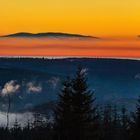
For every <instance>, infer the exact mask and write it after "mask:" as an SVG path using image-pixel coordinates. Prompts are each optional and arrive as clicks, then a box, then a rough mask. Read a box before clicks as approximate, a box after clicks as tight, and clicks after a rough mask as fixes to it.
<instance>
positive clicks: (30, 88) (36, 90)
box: [27, 82, 42, 93]
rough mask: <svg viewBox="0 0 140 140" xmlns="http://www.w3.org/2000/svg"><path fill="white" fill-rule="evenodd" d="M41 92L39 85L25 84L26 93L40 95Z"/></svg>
mask: <svg viewBox="0 0 140 140" xmlns="http://www.w3.org/2000/svg"><path fill="white" fill-rule="evenodd" d="M41 91H42V86H41V84H36V83H34V82H29V83H27V93H40V92H41Z"/></svg>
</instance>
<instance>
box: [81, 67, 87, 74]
mask: <svg viewBox="0 0 140 140" xmlns="http://www.w3.org/2000/svg"><path fill="white" fill-rule="evenodd" d="M87 73H88V68H82V70H81V71H80V74H81V75H82V74H86V75H87Z"/></svg>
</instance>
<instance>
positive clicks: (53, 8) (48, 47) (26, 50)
mask: <svg viewBox="0 0 140 140" xmlns="http://www.w3.org/2000/svg"><path fill="white" fill-rule="evenodd" d="M0 13H1V16H0V27H1V30H0V35H5V34H11V33H16V32H32V33H38V32H65V33H77V34H83V35H91V36H97V37H100V38H101V39H100V40H95V39H93V40H89V39H87V40H80V39H54V38H52V39H47V38H46V39H31V38H30V39H29V38H26V39H21V38H14V39H12V38H0V55H2V56H3V55H4V56H5V55H12V56H13V55H24V56H28V55H33V56H37V55H39V56H95V57H96V56H98V57H140V39H138V37H137V36H138V35H139V34H140V18H139V17H140V1H139V0H68V1H66V0H11V1H9V0H2V1H1V2H0Z"/></svg>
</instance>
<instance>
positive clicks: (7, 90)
mask: <svg viewBox="0 0 140 140" xmlns="http://www.w3.org/2000/svg"><path fill="white" fill-rule="evenodd" d="M19 89H20V85H19V84H17V81H15V80H11V81H9V82H7V83H6V84H5V85H4V87H3V89H2V90H1V95H2V96H6V95H8V94H12V93H16V92H18V91H19Z"/></svg>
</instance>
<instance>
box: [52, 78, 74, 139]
mask: <svg viewBox="0 0 140 140" xmlns="http://www.w3.org/2000/svg"><path fill="white" fill-rule="evenodd" d="M71 95H72V92H71V80H70V78H67V80H66V81H64V82H63V87H62V90H61V93H60V94H59V102H58V105H57V107H56V110H55V121H56V123H55V128H56V139H59V140H69V139H70V136H72V131H73V130H72V129H73V128H72V124H73V122H72V109H71V102H72V100H71Z"/></svg>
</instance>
